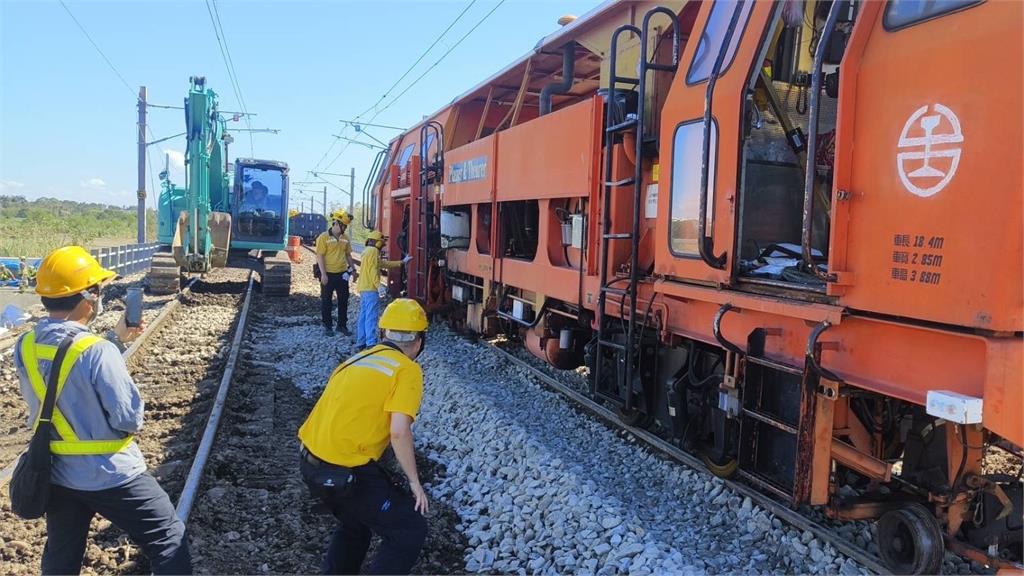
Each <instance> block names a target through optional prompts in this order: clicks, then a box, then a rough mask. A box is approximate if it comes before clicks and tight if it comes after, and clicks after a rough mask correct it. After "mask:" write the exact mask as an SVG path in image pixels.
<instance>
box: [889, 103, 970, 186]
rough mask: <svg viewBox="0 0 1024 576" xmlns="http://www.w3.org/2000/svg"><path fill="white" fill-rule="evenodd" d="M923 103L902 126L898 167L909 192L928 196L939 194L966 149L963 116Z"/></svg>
mask: <svg viewBox="0 0 1024 576" xmlns="http://www.w3.org/2000/svg"><path fill="white" fill-rule="evenodd" d="M932 110H933V112H934V113H933V114H928V106H927V105H925V106H921V107H920V108H918V109H917V110H916V111H915V112H914V113H913V114H911V116H910V118H909V119H908V120H907V123H906V124H904V125H903V132H901V133H900V140H899V142H898V143H897V144H896V147H897V148H898V149H899V150H900V152H899V153H897V154H896V170H897V171H898V172H899V174H900V181H901V182H903V186H904V187H905V188H906V189H907V192H910V193H911V194H914V195H916V196H920V197H922V198H927V197H929V196H934V195H935V194H938V193H939V192H940V191H941V190H942V189H943V188H945V187H946V185H948V184H949V182H950V180H952V179H953V176H954V175H955V174H956V169H957V167H958V166H959V165H960V153H961V152H962V151H963V146H962V144H963V141H964V134H963V132H962V131H961V130H960V119H959V118H957V117H956V114H954V113H953V111H952V110H950V109H949V108H947V107H945V106H943V105H942V104H935V105H934V106H932Z"/></svg>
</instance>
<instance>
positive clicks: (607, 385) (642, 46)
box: [364, 0, 1024, 573]
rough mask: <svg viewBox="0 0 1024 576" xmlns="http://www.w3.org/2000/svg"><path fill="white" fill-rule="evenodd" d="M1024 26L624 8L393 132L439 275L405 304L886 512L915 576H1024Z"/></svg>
mask: <svg viewBox="0 0 1024 576" xmlns="http://www.w3.org/2000/svg"><path fill="white" fill-rule="evenodd" d="M1022 19H1024V3H1021V2H998V1H977V0H942V1H935V2H916V1H904V0H891V1H888V2H850V1H848V0H847V1H835V2H829V1H813V0H808V1H806V2H802V1H792V0H786V1H782V2H755V1H752V0H727V1H726V0H719V1H704V2H697V1H690V2H684V1H679V0H675V1H668V0H666V1H664V2H662V3H659V4H658V5H655V4H654V3H651V2H641V1H613V2H608V3H606V4H603V5H602V6H600V7H598V8H596V9H595V10H594V11H592V12H591V13H589V14H587V15H586V16H584V17H581V18H572V17H566V18H564V19H563V20H561V21H560V23H562V24H563V26H562V27H561V29H559V30H558V31H557V32H555V33H553V34H551V35H549V36H547V37H545V38H543V39H542V40H541V41H540V42H539V43H538V44H537V46H536V47H535V48H534V49H533V50H531V51H530V52H529V53H528V54H526V55H525V56H523V57H522V58H520V59H518V60H516V61H515V62H513V63H511V64H510V65H508V66H507V67H505V68H504V69H502V70H500V71H499V72H497V73H495V74H494V75H493V76H491V77H490V78H488V79H486V80H485V81H483V82H482V83H480V84H479V85H477V86H475V87H473V88H472V89H471V90H469V91H468V92H466V93H464V94H462V95H460V96H458V97H456V98H455V99H454V100H452V102H451V103H450V104H449V105H447V106H445V107H444V108H442V109H441V110H439V111H437V112H435V113H433V114H430V115H429V116H426V117H425V119H424V120H423V121H422V122H421V123H420V124H418V125H416V126H414V127H413V128H411V129H409V130H408V131H406V132H405V133H403V134H402V135H401V136H399V137H397V138H395V139H394V140H393V141H392V142H391V143H390V146H389V148H388V149H387V150H384V151H382V152H381V153H380V154H379V155H378V157H377V158H376V159H375V162H374V170H373V174H372V175H371V177H370V178H369V179H368V180H367V182H366V186H365V188H364V204H365V205H367V206H369V207H370V209H369V210H366V211H365V214H366V221H365V222H364V224H365V225H366V226H367V227H369V228H377V229H380V230H381V231H382V232H383V233H384V234H385V235H386V236H387V249H389V250H391V251H392V252H398V251H401V252H402V253H408V254H411V255H412V256H413V260H412V262H411V263H410V265H409V267H408V272H405V271H397V270H396V271H390V272H389V274H390V277H389V278H388V285H389V290H390V291H391V292H392V293H393V294H395V295H397V294H398V293H399V292H402V291H406V292H407V293H408V295H409V296H411V297H414V298H416V299H418V300H419V301H421V302H422V303H423V304H424V305H425V306H426V307H427V309H428V310H430V311H431V313H433V314H445V315H447V316H448V317H449V318H450V319H451V322H453V323H455V324H456V325H457V326H459V327H461V328H465V329H468V330H471V331H473V332H476V333H480V334H485V335H495V334H497V333H499V332H501V331H503V330H509V329H510V328H511V329H512V331H513V332H514V333H515V335H516V336H517V337H519V338H521V339H522V341H523V343H524V345H525V347H526V348H527V349H529V350H530V351H531V352H532V353H533V354H534V355H536V356H537V357H539V358H541V359H543V360H545V361H547V362H549V363H550V364H551V365H552V366H554V367H557V368H564V369H568V368H576V367H578V366H581V365H585V366H587V367H588V368H589V379H590V384H591V390H590V393H591V395H592V397H593V398H594V399H597V400H599V401H603V402H605V403H606V404H608V405H611V406H614V407H615V408H616V409H617V410H618V412H619V414H620V415H621V417H622V418H623V419H624V420H626V421H628V422H629V423H632V424H634V425H637V426H644V427H647V428H649V429H651V430H654V431H657V433H659V434H660V435H662V436H663V437H665V438H667V439H669V440H670V441H672V442H674V443H676V444H677V445H678V446H681V447H683V448H685V449H686V450H688V451H691V452H693V453H696V454H698V455H700V456H701V457H703V459H704V462H705V463H706V465H707V467H708V468H709V469H710V470H711V471H712V472H714V473H715V474H719V475H721V476H734V477H737V478H739V479H741V480H742V481H744V482H746V483H748V484H750V485H751V486H754V487H756V488H757V489H759V490H760V491H762V492H765V493H768V494H770V495H772V496H774V497H775V498H777V499H780V500H782V501H785V502H787V503H788V504H790V505H791V506H793V507H804V506H811V507H817V508H818V509H820V510H822V511H823V512H824V513H826V514H828V515H829V516H830V517H832V518H834V519H839V520H877V534H878V547H879V551H880V555H881V557H882V559H883V560H884V561H885V562H886V563H887V564H888V566H890V567H891V569H892V570H893V571H894V572H899V573H933V572H936V571H937V570H938V569H939V568H940V566H941V561H942V557H943V554H944V551H945V550H946V549H950V550H953V551H955V552H957V553H959V554H961V555H964V556H966V557H968V558H970V559H972V560H976V561H978V562H981V563H984V564H986V565H989V566H998V567H1003V568H1008V569H1014V568H1017V569H1019V568H1020V567H1021V561H1022V551H1021V547H1022V525H1021V520H1022V510H1024V507H1022V483H1021V478H1020V476H1019V473H1016V472H1012V471H1013V470H1014V469H1017V470H1019V466H1020V458H1021V447H1022V445H1024V419H1022V417H1021V408H1022V405H1024V384H1022V380H1024V372H1022V364H1024V341H1022V331H1024V295H1022V284H1024V269H1022V266H1024V249H1022V235H1024V234H1022V214H1024V202H1022V200H1024V191H1022V184H1021V183H1022V165H1024V161H1022V158H1024V146H1022V126H1024V116H1022V110H1024V103H1022V91H1021V86H1022V71H1024V62H1022V52H1024V51H1022V50H1021V45H1022V33H1024V25H1022V21H1024V20H1022ZM996 454H1000V455H1003V456H1005V458H1004V460H1006V459H1008V460H1009V461H1010V462H1012V463H1013V464H1011V466H1010V468H1009V470H1011V473H1010V474H1007V473H1006V469H1000V468H998V467H997V466H995V465H993V464H991V460H992V458H991V457H992V456H993V455H996ZM1014 467H1016V468H1014Z"/></svg>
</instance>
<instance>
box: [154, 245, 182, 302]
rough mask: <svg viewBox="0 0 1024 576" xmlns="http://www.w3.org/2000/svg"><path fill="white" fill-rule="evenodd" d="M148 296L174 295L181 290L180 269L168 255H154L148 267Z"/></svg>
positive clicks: (172, 257)
mask: <svg viewBox="0 0 1024 576" xmlns="http://www.w3.org/2000/svg"><path fill="white" fill-rule="evenodd" d="M148 278H149V292H150V294H174V293H176V292H177V291H178V289H179V288H181V269H180V268H179V267H178V263H177V262H175V261H174V256H171V255H170V254H154V255H153V259H152V261H151V263H150V266H149V277H148Z"/></svg>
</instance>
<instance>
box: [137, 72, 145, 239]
mask: <svg viewBox="0 0 1024 576" xmlns="http://www.w3.org/2000/svg"><path fill="white" fill-rule="evenodd" d="M138 107H139V187H138V190H137V192H136V195H137V196H138V199H139V205H138V210H137V215H136V219H137V220H138V234H137V241H138V243H139V244H143V243H145V242H146V87H145V86H139V102H138Z"/></svg>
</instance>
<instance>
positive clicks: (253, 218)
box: [232, 162, 288, 249]
mask: <svg viewBox="0 0 1024 576" xmlns="http://www.w3.org/2000/svg"><path fill="white" fill-rule="evenodd" d="M235 206H237V209H236V210H235V217H234V219H233V220H234V230H233V231H232V232H233V234H232V240H233V241H235V240H237V241H240V242H245V243H259V244H263V243H265V244H275V245H276V244H280V243H282V242H284V240H285V235H286V234H287V232H288V227H287V224H288V175H287V168H282V167H280V166H276V165H271V164H243V163H241V162H239V163H237V164H236V173H235ZM246 247H252V248H255V247H256V246H246ZM266 248H267V249H273V248H272V247H271V246H267V247H266Z"/></svg>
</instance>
